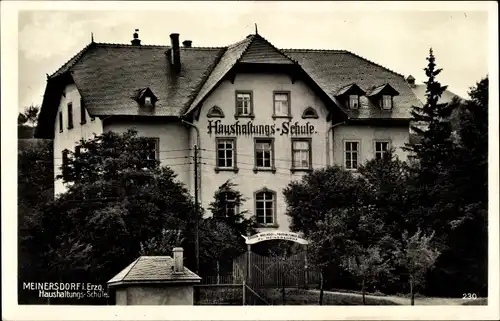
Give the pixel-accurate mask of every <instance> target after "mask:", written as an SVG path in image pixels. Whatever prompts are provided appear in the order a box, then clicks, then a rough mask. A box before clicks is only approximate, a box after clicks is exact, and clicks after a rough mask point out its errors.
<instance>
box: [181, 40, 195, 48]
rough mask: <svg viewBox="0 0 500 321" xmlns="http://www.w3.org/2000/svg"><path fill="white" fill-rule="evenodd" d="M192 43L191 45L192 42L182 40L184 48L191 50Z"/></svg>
mask: <svg viewBox="0 0 500 321" xmlns="http://www.w3.org/2000/svg"><path fill="white" fill-rule="evenodd" d="M192 43H193V42H192V41H191V40H184V41H183V42H182V45H183V46H184V48H191V44H192Z"/></svg>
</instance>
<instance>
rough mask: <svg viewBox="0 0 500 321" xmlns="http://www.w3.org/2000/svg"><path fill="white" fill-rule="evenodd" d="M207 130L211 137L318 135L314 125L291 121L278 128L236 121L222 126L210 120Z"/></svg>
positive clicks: (273, 125)
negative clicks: (213, 135)
mask: <svg viewBox="0 0 500 321" xmlns="http://www.w3.org/2000/svg"><path fill="white" fill-rule="evenodd" d="M207 129H208V134H209V135H212V134H215V135H232V136H242V135H259V136H264V135H265V136H274V135H280V136H282V135H292V136H301V135H305V136H310V135H313V134H317V131H316V129H315V127H314V125H313V124H311V123H310V122H306V123H299V122H291V121H286V122H283V123H281V126H276V124H272V125H260V124H258V125H255V124H254V123H253V122H252V121H248V122H246V123H240V122H239V121H236V122H234V123H233V124H222V122H221V121H220V120H215V121H214V120H209V121H208V126H207Z"/></svg>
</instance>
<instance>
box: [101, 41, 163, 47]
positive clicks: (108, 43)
mask: <svg viewBox="0 0 500 321" xmlns="http://www.w3.org/2000/svg"><path fill="white" fill-rule="evenodd" d="M95 44H96V45H98V46H116V47H126V48H141V47H150V48H151V47H161V48H165V47H170V46H168V45H157V44H151V45H142V44H141V45H132V44H126V43H115V42H95Z"/></svg>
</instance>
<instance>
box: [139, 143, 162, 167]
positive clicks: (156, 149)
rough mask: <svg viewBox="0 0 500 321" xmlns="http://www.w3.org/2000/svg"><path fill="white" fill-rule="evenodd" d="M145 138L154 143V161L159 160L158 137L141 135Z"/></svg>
mask: <svg viewBox="0 0 500 321" xmlns="http://www.w3.org/2000/svg"><path fill="white" fill-rule="evenodd" d="M141 138H143V139H146V140H151V141H153V142H154V143H155V159H154V160H155V161H158V162H159V161H160V138H159V137H141Z"/></svg>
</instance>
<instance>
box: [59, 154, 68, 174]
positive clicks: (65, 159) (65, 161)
mask: <svg viewBox="0 0 500 321" xmlns="http://www.w3.org/2000/svg"><path fill="white" fill-rule="evenodd" d="M68 153H69V152H68V150H67V149H65V150H63V151H62V168H61V170H62V175H63V176H64V177H67V176H68V175H69V167H68V166H69V158H68Z"/></svg>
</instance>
